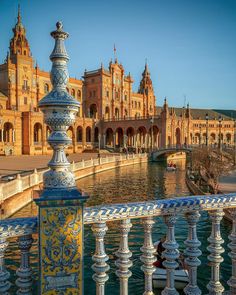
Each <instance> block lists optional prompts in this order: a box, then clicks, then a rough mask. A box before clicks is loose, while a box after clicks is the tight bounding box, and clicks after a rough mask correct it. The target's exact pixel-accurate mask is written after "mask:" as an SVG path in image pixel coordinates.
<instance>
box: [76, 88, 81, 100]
mask: <svg viewBox="0 0 236 295" xmlns="http://www.w3.org/2000/svg"><path fill="white" fill-rule="evenodd" d="M77 98H78V99H81V90H78V91H77Z"/></svg>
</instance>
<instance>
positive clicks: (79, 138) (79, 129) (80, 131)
mask: <svg viewBox="0 0 236 295" xmlns="http://www.w3.org/2000/svg"><path fill="white" fill-rule="evenodd" d="M76 138H77V142H82V140H83V128H82V127H81V126H79V127H77V136H76Z"/></svg>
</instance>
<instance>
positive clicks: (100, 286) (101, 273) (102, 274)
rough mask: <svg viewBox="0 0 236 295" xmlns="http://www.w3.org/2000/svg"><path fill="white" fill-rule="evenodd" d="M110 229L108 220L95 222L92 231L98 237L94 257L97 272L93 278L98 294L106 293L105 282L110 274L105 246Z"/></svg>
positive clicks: (94, 267)
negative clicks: (106, 235) (105, 238)
mask: <svg viewBox="0 0 236 295" xmlns="http://www.w3.org/2000/svg"><path fill="white" fill-rule="evenodd" d="M107 230H108V227H107V226H106V222H99V223H94V224H93V225H92V231H93V234H94V236H95V239H96V250H95V253H94V255H93V257H92V259H93V261H94V262H95V263H94V264H93V266H92V269H93V271H94V272H95V274H94V275H93V279H94V281H95V282H96V294H97V295H104V294H105V283H106V281H107V280H108V278H109V277H108V275H107V274H106V272H107V271H108V270H109V269H110V267H109V265H108V264H107V263H106V261H107V260H108V259H109V257H108V256H107V255H106V252H105V247H104V237H105V234H106V232H107Z"/></svg>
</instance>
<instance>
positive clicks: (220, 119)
mask: <svg viewBox="0 0 236 295" xmlns="http://www.w3.org/2000/svg"><path fill="white" fill-rule="evenodd" d="M221 122H222V117H221V116H219V145H218V148H219V150H220V151H221V127H222V126H221Z"/></svg>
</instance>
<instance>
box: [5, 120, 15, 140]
mask: <svg viewBox="0 0 236 295" xmlns="http://www.w3.org/2000/svg"><path fill="white" fill-rule="evenodd" d="M14 132H15V131H14V127H13V124H12V123H10V122H6V123H4V126H3V141H4V142H9V143H11V142H14V141H15V134H14Z"/></svg>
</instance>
